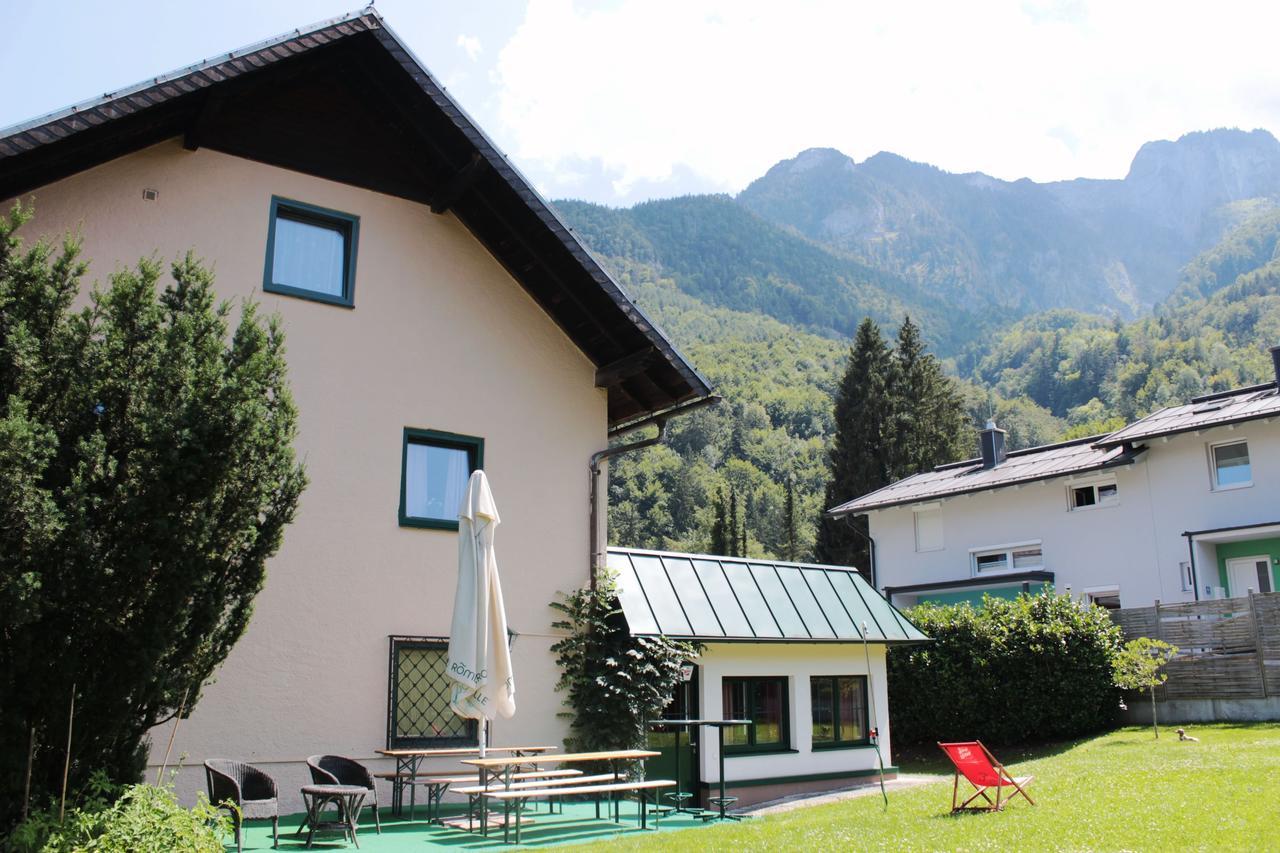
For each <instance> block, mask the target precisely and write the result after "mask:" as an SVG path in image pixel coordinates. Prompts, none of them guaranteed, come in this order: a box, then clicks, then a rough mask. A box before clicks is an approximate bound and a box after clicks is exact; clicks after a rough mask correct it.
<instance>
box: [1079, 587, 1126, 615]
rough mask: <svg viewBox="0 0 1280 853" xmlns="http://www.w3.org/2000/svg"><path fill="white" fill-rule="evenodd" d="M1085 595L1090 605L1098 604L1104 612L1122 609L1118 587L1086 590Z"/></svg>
mask: <svg viewBox="0 0 1280 853" xmlns="http://www.w3.org/2000/svg"><path fill="white" fill-rule="evenodd" d="M1084 594H1085V598H1086V600H1088V602H1089V603H1090V604H1096V605H1098V606H1099V607H1101V608H1103V609H1104V610H1119V609H1120V587H1118V586H1108V587H1098V588H1096V589H1086V590H1085V591H1084Z"/></svg>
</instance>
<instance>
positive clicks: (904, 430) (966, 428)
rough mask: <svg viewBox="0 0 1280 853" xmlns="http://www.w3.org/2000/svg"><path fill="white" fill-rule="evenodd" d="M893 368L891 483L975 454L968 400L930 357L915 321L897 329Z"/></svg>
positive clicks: (909, 321)
mask: <svg viewBox="0 0 1280 853" xmlns="http://www.w3.org/2000/svg"><path fill="white" fill-rule="evenodd" d="M894 364H895V369H894V372H893V383H892V387H891V389H890V390H891V393H892V395H893V397H894V400H895V405H894V428H893V444H892V448H891V450H892V459H891V462H890V466H889V475H890V477H891V478H892V479H894V480H900V479H902V478H903V477H910V476H911V475H912V474H918V473H920V472H921V471H928V470H930V469H931V468H933V467H934V466H935V465H941V464H944V463H946V462H954V461H956V460H958V459H961V458H963V457H964V454H966V453H969V452H971V451H972V450H973V447H974V445H975V443H976V438H975V436H974V434H973V428H972V424H971V423H970V422H969V417H968V415H967V413H966V412H965V406H964V400H963V398H962V397H961V396H960V392H959V390H958V389H957V388H956V384H955V382H953V381H952V380H951V378H950V377H948V376H947V375H946V374H944V373H943V372H942V365H941V364H939V363H938V359H937V358H935V357H934V356H933V355H932V354H931V353H928V352H926V351H925V346H924V342H923V341H922V340H921V339H920V328H919V327H918V326H917V325H916V324H915V323H913V322H911V318H910V317H906V318H905V319H904V320H903V321H902V326H901V327H900V328H899V329H898V346H897V348H896V350H895V351H894Z"/></svg>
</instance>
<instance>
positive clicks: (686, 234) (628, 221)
mask: <svg viewBox="0 0 1280 853" xmlns="http://www.w3.org/2000/svg"><path fill="white" fill-rule="evenodd" d="M556 207H557V208H558V209H559V210H560V212H561V214H562V215H564V217H565V218H566V219H567V220H568V221H569V223H570V224H571V225H572V226H573V229H574V231H575V233H577V235H578V236H579V237H580V238H581V239H582V240H583V241H584V242H585V243H586V244H587V245H588V246H590V247H591V249H592V251H594V252H596V253H597V254H600V255H604V256H607V257H610V258H626V259H628V260H631V261H635V262H638V263H641V264H645V265H648V266H651V267H653V268H654V269H655V270H658V271H660V272H661V274H663V275H665V276H670V277H672V278H673V279H674V280H675V281H677V282H678V286H679V288H680V290H681V291H683V292H684V293H687V294H689V295H690V296H694V297H697V298H698V299H699V300H701V301H702V302H704V303H706V304H708V305H713V306H719V307H726V308H733V309H735V310H738V311H747V312H752V313H757V314H763V315H765V316H767V317H772V318H774V319H776V320H780V321H782V322H784V323H787V324H789V325H792V326H796V327H799V328H801V329H804V330H806V331H810V332H815V333H817V334H820V335H826V336H829V337H848V336H850V335H852V334H853V331H854V329H856V328H857V326H858V323H860V322H861V321H862V318H863V317H866V316H871V317H874V318H875V319H876V320H878V321H881V322H886V323H887V322H892V321H893V318H895V317H899V318H900V317H901V316H902V315H903V314H904V313H906V312H907V311H910V312H911V313H913V314H916V315H918V316H919V317H920V319H921V321H922V324H923V325H924V327H925V328H926V329H927V330H928V334H929V340H931V341H933V342H935V343H937V344H939V345H940V346H942V347H943V348H944V349H947V350H948V351H950V350H953V349H956V348H958V347H960V346H962V345H963V344H964V343H965V342H967V341H970V340H972V339H973V335H974V334H975V332H976V330H977V329H978V328H979V318H978V317H976V316H972V315H970V314H968V313H967V312H965V311H955V310H951V309H948V308H947V307H946V306H943V305H941V304H940V303H939V302H938V300H937V299H935V298H933V296H932V295H931V294H929V293H928V292H927V291H926V290H924V289H923V288H921V287H919V286H917V285H915V284H910V283H908V282H906V281H904V280H903V279H901V278H899V277H897V276H895V275H892V274H890V273H886V272H882V271H880V270H876V269H874V268H872V267H870V266H867V265H866V264H863V263H860V262H858V261H856V260H853V259H851V258H848V257H843V256H840V255H838V254H835V253H833V252H831V251H829V250H828V249H826V248H823V247H821V246H818V245H816V244H814V243H812V242H810V241H808V240H805V239H803V238H802V237H799V236H797V235H796V234H794V233H791V232H790V231H788V230H786V229H783V228H780V227H778V226H777V225H774V224H772V223H769V222H766V221H765V220H763V219H761V218H760V217H758V216H756V215H755V214H754V213H752V212H751V211H750V210H748V209H747V208H745V207H743V206H742V205H740V204H738V203H737V202H736V201H734V200H733V199H732V198H730V197H728V196H685V197H682V198H672V199H663V200H661V201H652V202H647V203H645V204H638V205H636V206H635V207H632V208H628V209H626V210H615V209H613V208H608V207H603V206H600V205H594V204H588V203H585V202H576V201H560V202H556Z"/></svg>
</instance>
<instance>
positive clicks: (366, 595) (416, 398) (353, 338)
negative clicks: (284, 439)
mask: <svg viewBox="0 0 1280 853" xmlns="http://www.w3.org/2000/svg"><path fill="white" fill-rule="evenodd" d="M144 188H151V189H156V190H158V191H159V199H158V200H157V201H144V200H143V197H142V190H143V189H144ZM31 195H34V197H35V200H36V218H35V219H34V220H33V221H32V222H31V223H29V224H28V225H27V226H25V227H24V228H23V229H22V231H21V232H20V234H21V235H22V236H23V237H24V238H25V239H26V240H27V241H28V243H30V242H34V240H35V238H36V237H37V236H39V235H46V236H48V237H51V238H54V239H59V238H60V237H61V235H62V234H64V233H65V232H67V231H68V230H73V229H77V228H78V229H81V230H82V233H83V236H84V255H83V256H84V257H85V258H86V259H88V260H90V261H91V262H92V265H91V267H90V272H89V276H88V281H93V280H105V279H106V277H107V276H108V275H109V274H110V273H111V272H112V271H113V270H115V269H117V268H119V267H120V266H122V265H133V264H135V263H136V262H137V260H138V259H139V258H140V257H145V256H150V255H152V254H153V253H154V254H156V255H157V256H158V257H159V258H160V259H161V260H162V261H164V262H168V261H170V260H172V259H174V258H175V257H178V256H180V255H181V254H183V253H185V252H186V251H187V250H188V249H194V250H195V251H196V253H197V254H199V255H200V256H201V257H202V258H204V259H205V260H206V262H208V263H210V264H212V265H213V266H214V268H215V270H216V274H217V289H218V292H219V294H220V295H221V296H223V297H226V298H229V299H244V298H252V299H255V300H257V301H258V302H259V303H261V305H262V308H263V313H270V312H278V313H279V314H280V315H281V317H282V318H283V322H284V328H285V333H286V344H287V348H288V353H287V358H288V363H289V381H290V384H291V385H292V388H293V393H294V397H295V400H296V402H297V405H298V409H299V413H300V435H299V438H298V441H297V451H298V456H299V458H300V459H302V460H304V461H305V463H306V468H307V474H308V476H309V478H310V481H311V482H310V486H309V487H308V488H307V489H306V491H305V492H304V493H303V495H302V499H301V503H300V505H299V509H298V513H297V518H296V520H295V522H294V523H293V524H292V525H291V526H289V527H288V528H287V530H286V532H285V538H284V544H283V547H282V548H281V550H280V552H279V554H277V555H276V557H274V558H273V559H272V560H271V561H270V563H269V564H268V569H267V581H266V586H265V588H264V589H263V591H262V592H261V594H260V595H259V596H258V598H257V600H256V601H255V604H254V615H253V619H252V622H251V623H250V625H249V628H248V631H247V633H246V634H245V636H244V637H243V639H242V640H241V641H240V643H239V644H238V645H237V646H236V647H235V648H234V650H233V651H232V653H231V655H230V657H229V658H228V659H227V661H226V662H225V664H224V665H223V666H222V667H221V669H220V670H219V671H218V672H217V674H216V679H217V680H216V682H215V683H214V684H212V685H210V686H208V687H207V688H206V689H205V691H204V694H203V696H202V697H201V699H200V702H199V704H198V705H197V706H196V707H195V709H194V711H193V713H192V715H191V717H190V719H188V720H185V721H183V722H182V724H181V726H180V728H179V730H178V733H177V739H176V742H175V743H174V746H173V758H172V759H171V763H172V762H173V761H176V760H177V758H178V757H179V756H184V761H185V765H186V769H184V771H183V773H182V774H181V776H180V778H179V780H178V787H179V791H180V793H181V794H182V795H183V797H184V798H185V799H187V800H190V799H192V798H193V797H194V794H195V792H196V791H200V790H203V789H204V786H205V783H204V778H203V770H202V768H201V762H202V761H204V760H205V759H206V758H211V757H226V758H236V759H241V760H245V761H248V762H250V763H253V764H256V765H259V766H261V767H263V768H264V769H265V770H267V772H269V773H270V774H272V775H273V776H274V777H275V779H276V781H277V783H278V784H279V787H280V793H281V796H282V803H281V807H282V811H283V812H290V811H298V810H300V809H301V803H300V800H299V794H298V789H299V787H300V786H301V785H302V784H304V783H306V782H309V778H308V777H307V774H306V769H305V765H304V764H303V763H302V762H303V761H304V760H305V758H306V757H307V756H308V755H312V754H316V753H338V754H343V755H348V756H350V757H352V758H356V759H358V760H361V761H365V762H368V763H369V764H370V765H371V766H372V767H373V768H374V769H393V768H392V767H391V766H390V764H389V762H387V761H386V760H382V759H378V758H377V756H375V754H374V752H373V750H374V749H375V748H378V747H381V746H383V745H384V743H385V740H386V729H387V703H388V635H391V634H403V635H423V636H441V637H443V636H447V635H448V634H449V627H450V618H451V613H452V602H453V595H454V585H455V577H456V572H457V533H456V532H451V531H440V530H427V529H419V528H408V527H400V526H399V523H398V518H397V510H398V507H399V496H400V477H401V447H402V430H403V428H404V427H406V426H409V427H420V428H427V429H437V430H443V431H448V432H455V433H462V434H466V435H474V436H480V437H483V438H484V440H485V444H484V460H485V470H486V472H487V473H488V475H489V478H490V481H491V482H492V485H493V492H494V496H495V498H496V500H497V502H498V507H499V509H500V511H501V513H502V522H503V523H502V526H501V528H500V529H499V530H498V533H497V551H498V557H499V563H500V566H501V570H502V575H503V585H504V592H505V597H506V606H507V615H508V621H509V624H510V627H511V629H512V630H514V631H515V632H517V634H518V635H519V636H518V638H517V639H516V641H515V644H514V647H513V663H514V666H515V673H516V685H517V714H516V716H515V718H514V719H512V720H510V721H505V720H500V721H498V722H497V723H495V725H494V727H493V740H492V742H493V743H495V744H517V743H520V744H531V745H532V744H545V745H559V744H561V743H562V740H563V736H564V733H565V724H564V722H563V721H562V720H560V719H557V717H556V714H557V712H559V711H560V710H561V702H562V697H561V696H560V695H559V694H556V693H555V692H554V689H553V688H554V684H555V681H556V678H557V674H558V673H557V668H556V666H555V663H554V659H553V656H552V655H551V653H550V652H549V650H548V647H549V646H550V644H551V643H553V642H554V639H553V638H552V637H551V636H550V635H551V627H550V624H551V621H552V611H551V610H550V609H549V608H548V606H547V605H548V603H549V602H550V601H551V600H552V599H553V598H554V597H555V595H556V593H557V591H560V590H566V591H567V590H569V589H572V588H574V587H577V586H581V585H582V584H583V583H585V581H586V575H587V567H588V553H587V552H588V492H587V461H588V459H589V457H590V455H591V453H593V452H594V451H596V450H599V449H600V448H602V447H604V446H606V444H607V440H606V427H607V423H606V422H607V413H606V398H605V392H604V391H602V390H599V389H597V388H596V387H595V382H594V370H595V368H594V365H592V364H591V362H590V361H589V359H587V358H586V356H585V355H583V354H582V353H581V351H579V350H578V349H577V348H576V347H575V346H574V345H573V343H572V342H571V341H570V340H569V339H568V338H567V337H566V336H565V335H564V333H563V332H562V331H561V330H560V329H559V328H558V327H557V326H556V325H555V323H554V322H553V321H552V320H551V318H550V317H548V316H547V314H546V313H545V312H544V311H543V310H542V309H541V308H540V307H539V306H538V305H537V304H536V303H535V302H534V301H533V300H532V299H531V298H530V297H529V296H528V294H527V293H525V291H524V290H523V288H522V287H521V286H520V285H519V284H518V283H517V282H516V281H514V280H513V279H512V278H511V276H510V275H509V274H508V273H507V272H506V271H505V270H504V269H503V268H502V267H501V266H500V265H499V264H498V263H497V261H495V260H494V258H493V257H492V256H491V255H490V254H489V253H488V251H487V250H485V248H484V247H483V246H481V245H480V243H479V242H477V241H476V240H475V239H474V238H473V237H472V235H471V234H470V232H469V231H468V230H467V229H466V228H465V227H464V226H463V225H462V224H461V223H460V222H459V221H458V220H457V219H456V218H455V217H454V216H452V215H444V216H436V215H433V214H432V213H430V212H429V210H428V209H427V208H426V207H424V206H423V205H419V204H415V203H412V202H409V201H405V200H403V199H398V198H393V197H390V196H386V195H381V194H378V193H374V192H370V191H367V190H362V189H359V188H355V187H351V186H347V185H344V184H339V183H335V182H332V181H326V180H322V179H319V178H314V177H310V176H307V175H303V174H300V173H297V172H291V171H287V170H284V169H279V168H275V167H271V166H267V165H263V164H260V163H256V162H251V161H248V160H242V159H238V158H235V157H231V156H228V155H225V154H220V153H217V152H214V151H211V150H207V149H201V150H199V151H195V152H190V151H185V150H183V148H182V147H181V144H180V143H179V141H177V140H173V141H170V142H165V143H162V144H160V145H157V146H154V147H152V148H149V149H146V150H144V151H141V152H138V153H136V154H132V155H129V156H126V157H123V158H121V159H119V160H116V161H112V162H110V163H108V164H105V165H103V166H100V167H97V168H94V169H91V170H89V171H86V172H83V173H81V174H78V175H75V176H73V177H70V178H67V179H65V180H62V181H59V182H57V183H55V184H52V185H50V186H48V187H44V188H41V189H39V190H36V191H35V192H34V193H32V194H31ZM272 195H278V196H282V197H285V198H290V199H295V200H298V201H303V202H307V203H310V204H314V205H319V206H322V207H327V208H331V209H335V210H339V211H343V212H346V213H350V214H355V215H357V216H359V217H360V233H359V244H358V256H357V267H356V278H355V290H354V294H355V308H354V309H347V308H342V307H335V306H331V305H325V304H321V303H318V302H314V301H310V300H306V299H300V298H295V297H289V296H282V295H276V294H271V293H264V292H263V290H262V280H263V268H264V260H265V253H266V240H267V225H268V211H269V205H270V200H271V196H272ZM4 204H5V207H6V209H7V208H8V206H9V202H5V203H4ZM166 277H167V276H166ZM236 317H237V313H236V312H234V311H233V315H232V322H233V323H234V322H235V319H236ZM169 733H170V727H169V726H165V727H162V728H161V729H159V730H157V731H155V732H154V733H153V748H152V762H153V763H152V767H151V768H150V769H149V771H148V778H151V779H153V778H154V774H155V771H156V767H157V765H158V764H159V762H160V760H161V759H162V757H163V754H164V750H165V747H166V743H167V740H168V737H169ZM457 766H458V765H456V763H455V764H452V765H450V766H449V767H448V768H447V769H454V768H456V767H457ZM424 769H428V768H425V767H424ZM382 801H383V803H384V804H385V803H387V802H389V801H390V791H389V789H384V790H383V791H382Z"/></svg>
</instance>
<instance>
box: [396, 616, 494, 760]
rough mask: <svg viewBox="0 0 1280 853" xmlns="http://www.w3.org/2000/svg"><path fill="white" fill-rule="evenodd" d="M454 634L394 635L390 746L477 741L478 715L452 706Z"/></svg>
mask: <svg viewBox="0 0 1280 853" xmlns="http://www.w3.org/2000/svg"><path fill="white" fill-rule="evenodd" d="M448 659H449V638H448V637H392V638H391V673H390V674H391V679H390V683H389V684H388V685H387V690H388V694H389V695H388V697H387V707H388V713H387V747H388V748H390V749H396V748H406V747H427V746H429V747H461V746H475V744H476V742H477V741H476V735H477V733H478V730H477V727H476V721H475V720H467V719H463V718H462V717H459V716H458V715H457V714H455V713H454V712H453V710H452V709H451V708H450V707H449V697H450V695H451V694H452V692H453V685H454V683H455V682H454V681H453V679H451V678H449V676H448V674H447V673H446V672H445V665H446V664H447V663H448Z"/></svg>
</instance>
